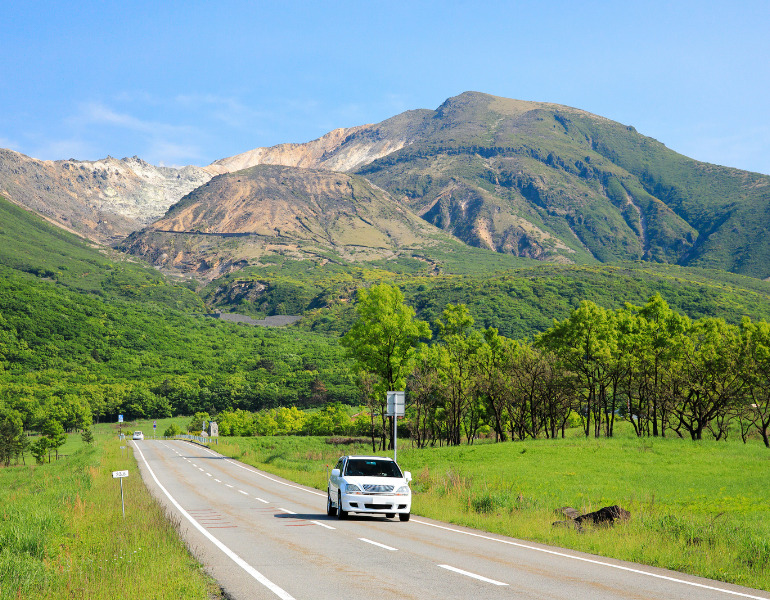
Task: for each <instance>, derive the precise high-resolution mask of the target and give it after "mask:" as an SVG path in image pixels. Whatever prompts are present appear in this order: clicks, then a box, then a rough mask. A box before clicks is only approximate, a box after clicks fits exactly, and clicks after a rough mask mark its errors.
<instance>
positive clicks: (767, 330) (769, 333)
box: [741, 318, 770, 448]
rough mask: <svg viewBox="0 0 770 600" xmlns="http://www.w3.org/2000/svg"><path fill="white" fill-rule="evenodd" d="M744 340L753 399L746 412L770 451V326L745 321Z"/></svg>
mask: <svg viewBox="0 0 770 600" xmlns="http://www.w3.org/2000/svg"><path fill="white" fill-rule="evenodd" d="M741 336H742V339H743V346H744V348H745V356H746V363H745V367H744V371H745V376H744V381H745V383H746V390H747V395H748V397H749V399H750V402H749V403H748V406H743V407H742V408H743V411H742V412H743V413H744V414H748V415H749V420H750V421H751V423H752V424H753V425H754V427H756V429H757V430H758V431H759V433H760V435H761V436H762V441H763V442H764V443H765V446H766V447H767V448H770V435H768V430H770V324H768V323H767V321H760V322H758V323H752V322H751V320H750V319H748V318H745V319H744V320H743V323H742V325H741Z"/></svg>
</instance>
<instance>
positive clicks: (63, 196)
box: [0, 150, 211, 244]
mask: <svg viewBox="0 0 770 600" xmlns="http://www.w3.org/2000/svg"><path fill="white" fill-rule="evenodd" d="M210 179H211V174H209V173H208V172H207V171H205V170H203V169H201V168H199V167H184V168H182V169H175V168H170V167H155V166H153V165H150V164H148V163H146V162H145V161H143V160H141V159H139V158H137V157H134V158H124V159H122V160H117V159H115V158H112V157H107V158H105V159H103V160H98V161H76V160H59V161H42V160H37V159H34V158H30V157H28V156H25V155H23V154H19V153H18V152H13V151H12V150H0V195H2V196H4V197H5V198H7V199H8V200H10V201H12V202H14V203H16V204H19V205H20V206H24V207H25V208H29V209H31V210H33V211H35V212H37V213H38V214H40V215H42V216H44V217H45V218H46V219H48V220H49V221H51V222H53V223H55V224H57V225H60V226H63V227H65V228H67V229H70V230H71V231H75V232H76V233H79V234H80V235H83V236H84V237H87V238H89V239H92V240H94V241H98V242H101V243H106V244H109V243H112V242H115V241H117V240H120V239H123V238H124V237H125V236H126V235H128V234H129V233H131V232H132V231H135V230H136V229H139V228H141V227H143V226H144V225H146V224H148V223H150V222H152V221H153V220H155V219H157V218H158V217H160V216H162V215H163V214H164V213H165V212H166V210H167V209H168V207H169V206H171V205H172V204H173V203H175V202H177V201H178V200H179V198H180V197H182V196H183V195H184V194H186V193H188V192H190V191H191V190H193V189H195V188H197V187H198V186H200V185H202V184H204V183H206V182H207V181H209V180H210Z"/></svg>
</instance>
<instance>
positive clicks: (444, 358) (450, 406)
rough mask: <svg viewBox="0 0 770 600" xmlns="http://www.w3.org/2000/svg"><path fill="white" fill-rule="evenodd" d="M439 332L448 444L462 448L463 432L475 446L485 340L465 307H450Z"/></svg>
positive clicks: (445, 313) (441, 377)
mask: <svg viewBox="0 0 770 600" xmlns="http://www.w3.org/2000/svg"><path fill="white" fill-rule="evenodd" d="M436 326H437V328H438V332H439V333H438V337H439V340H440V344H439V345H438V353H439V360H438V369H439V372H440V379H441V381H442V382H443V384H444V394H443V395H444V400H445V402H444V408H445V410H446V417H447V426H448V438H447V442H449V443H450V444H453V445H459V444H460V443H461V441H462V433H463V428H465V434H466V439H467V440H468V442H469V443H472V440H473V437H474V435H475V433H476V429H477V428H478V425H479V423H478V410H477V407H476V405H475V404H476V401H477V400H478V399H479V394H478V393H477V392H478V386H477V385H476V383H477V381H476V380H477V374H478V372H479V366H478V362H479V361H478V353H479V349H480V348H481V346H482V344H483V343H484V340H483V338H482V336H481V334H480V333H479V332H478V331H473V330H472V327H473V317H471V315H470V313H469V312H468V308H467V307H466V306H465V305H464V304H459V305H454V304H447V306H446V308H445V309H444V312H443V313H442V315H441V319H440V320H438V321H436Z"/></svg>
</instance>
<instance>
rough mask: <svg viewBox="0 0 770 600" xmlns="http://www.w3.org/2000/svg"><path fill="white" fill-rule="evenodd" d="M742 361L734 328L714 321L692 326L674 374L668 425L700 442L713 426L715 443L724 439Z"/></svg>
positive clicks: (739, 382)
mask: <svg viewBox="0 0 770 600" xmlns="http://www.w3.org/2000/svg"><path fill="white" fill-rule="evenodd" d="M743 361H744V355H743V348H742V344H741V339H740V332H739V330H738V328H737V327H735V326H733V325H728V324H727V323H725V321H724V320H722V319H715V318H707V319H701V320H700V321H696V322H695V323H693V326H692V327H691V328H690V330H689V331H688V332H687V338H686V343H685V345H684V347H683V353H682V360H681V362H679V363H678V369H677V372H676V373H675V378H676V382H675V386H674V398H673V406H672V409H671V416H670V421H671V423H672V426H673V428H674V429H675V430H676V431H677V432H680V431H681V430H682V429H684V430H685V431H686V432H687V433H689V434H690V437H691V438H692V439H693V440H700V439H703V431H704V430H705V429H706V428H708V427H710V426H713V425H714V424H715V425H716V427H717V429H716V431H712V432H713V433H714V435H715V437H716V438H717V439H720V438H721V437H723V436H726V435H727V425H728V423H727V422H726V421H725V419H726V417H727V415H728V414H729V411H730V409H731V408H732V407H734V406H735V405H736V403H738V402H740V400H741V397H742V393H743V388H744V377H743Z"/></svg>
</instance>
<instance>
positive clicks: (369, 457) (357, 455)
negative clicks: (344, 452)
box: [342, 454, 393, 462]
mask: <svg viewBox="0 0 770 600" xmlns="http://www.w3.org/2000/svg"><path fill="white" fill-rule="evenodd" d="M342 458H355V459H364V460H389V461H390V462H393V459H392V458H390V457H389V456H367V455H364V454H351V455H350V456H343V457H342Z"/></svg>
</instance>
